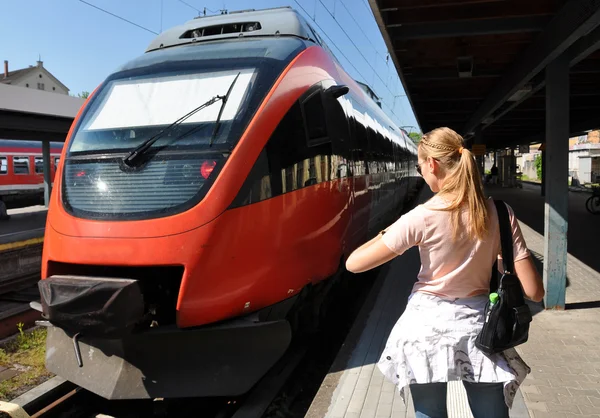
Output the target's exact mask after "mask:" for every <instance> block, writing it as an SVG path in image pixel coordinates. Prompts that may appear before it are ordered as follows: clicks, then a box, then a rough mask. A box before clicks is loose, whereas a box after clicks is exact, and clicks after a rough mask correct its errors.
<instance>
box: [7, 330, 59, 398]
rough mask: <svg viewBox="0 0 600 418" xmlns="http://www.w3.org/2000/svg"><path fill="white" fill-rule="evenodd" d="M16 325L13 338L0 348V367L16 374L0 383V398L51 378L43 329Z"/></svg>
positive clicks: (12, 395)
mask: <svg viewBox="0 0 600 418" xmlns="http://www.w3.org/2000/svg"><path fill="white" fill-rule="evenodd" d="M24 326H25V324H23V323H22V322H21V323H19V324H17V330H18V334H17V336H16V338H14V339H12V340H11V341H9V342H8V343H6V344H5V345H4V346H3V347H2V348H0V366H3V367H6V368H8V369H12V370H17V371H18V374H17V375H16V376H15V377H13V378H11V379H8V380H4V381H3V382H0V400H2V401H9V400H11V399H14V398H15V397H17V396H19V395H20V394H22V393H24V392H26V391H27V390H29V389H31V388H32V387H33V386H36V385H38V384H40V383H41V382H43V381H45V380H47V379H48V378H49V377H51V376H52V375H51V373H49V372H48V371H47V370H46V367H45V364H44V363H45V357H46V329H45V328H41V329H34V330H32V331H25V330H24Z"/></svg>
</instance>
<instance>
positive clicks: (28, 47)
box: [0, 0, 417, 130]
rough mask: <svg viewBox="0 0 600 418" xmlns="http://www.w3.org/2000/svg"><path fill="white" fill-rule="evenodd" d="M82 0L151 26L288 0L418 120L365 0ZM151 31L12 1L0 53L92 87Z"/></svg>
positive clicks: (74, 10)
mask: <svg viewBox="0 0 600 418" xmlns="http://www.w3.org/2000/svg"><path fill="white" fill-rule="evenodd" d="M85 1H87V2H88V3H91V4H93V5H96V6H98V7H100V8H103V9H105V10H107V11H110V12H111V13H114V14H116V15H119V16H121V17H123V18H125V19H127V20H130V21H132V22H134V23H136V24H138V25H140V26H143V27H145V28H147V29H149V30H151V31H154V32H160V31H161V30H165V29H168V28H170V27H173V26H176V25H179V24H181V23H183V22H186V21H188V20H190V19H192V18H193V17H195V16H197V15H198V11H197V10H195V9H198V10H202V11H203V10H204V8H205V7H206V9H207V14H214V13H219V10H220V9H227V10H240V9H248V8H254V9H261V8H266V7H277V6H288V5H289V6H292V7H293V8H295V9H297V10H298V11H300V12H301V13H302V14H303V15H304V16H305V17H307V18H308V19H309V21H310V20H315V21H316V24H317V26H318V27H317V28H316V29H317V30H319V32H320V33H321V35H324V36H323V38H324V40H325V41H326V42H327V43H328V45H329V46H330V48H331V49H332V50H333V51H334V53H335V54H336V56H337V57H338V59H339V60H340V62H341V63H342V65H343V66H344V68H345V69H346V71H347V72H348V73H349V74H350V75H351V76H353V77H354V78H356V79H358V80H360V81H363V82H366V83H367V84H369V85H370V86H372V88H373V89H374V90H375V92H376V93H377V94H378V95H379V96H380V97H381V98H382V99H383V109H384V110H385V111H386V113H387V114H388V115H389V116H390V117H391V118H392V119H393V120H394V121H395V122H396V123H397V124H398V125H400V126H406V125H413V126H416V125H417V123H416V120H415V118H414V115H413V113H412V110H411V108H410V105H409V103H408V101H407V99H406V97H405V96H404V94H405V93H404V89H403V88H402V84H401V82H400V80H399V78H398V74H397V73H396V70H395V68H394V65H393V63H392V60H391V58H390V59H389V62H388V63H386V55H387V48H386V46H385V43H384V41H383V38H382V36H381V33H380V32H379V28H378V27H377V24H376V22H375V19H374V17H373V14H372V12H371V10H370V8H369V6H368V1H367V0H297V1H298V3H299V4H300V6H301V7H300V6H299V5H298V3H296V1H295V0H252V1H249V0H226V1H225V0H221V1H215V0H184V1H182V0H85ZM186 3H187V4H186ZM190 6H191V7H190ZM342 28H343V29H342ZM344 31H345V33H344ZM155 36H156V35H154V34H153V33H150V32H148V31H146V30H144V29H141V28H138V27H136V26H134V25H132V24H129V23H127V22H124V21H122V20H119V19H117V18H115V17H113V16H110V15H108V14H105V13H103V12H101V11H99V10H97V9H95V8H93V7H90V6H89V5H87V4H84V3H83V2H81V1H80V0H51V1H50V0H23V1H19V2H17V1H11V2H6V4H3V5H2V13H1V14H0V61H4V60H8V61H9V67H10V69H11V70H16V69H19V68H24V67H27V66H29V65H34V64H35V62H36V61H37V60H38V54H40V55H41V57H42V61H43V62H44V66H45V67H46V68H47V69H48V70H49V71H50V72H51V73H52V74H54V75H55V76H56V77H57V78H58V79H59V80H61V81H62V82H63V83H64V84H65V85H66V86H67V87H69V89H70V90H71V94H77V93H79V92H81V91H92V90H93V89H94V88H96V86H97V85H98V84H100V83H101V82H102V80H104V78H106V76H108V75H109V74H110V73H111V72H112V71H114V70H115V69H116V68H117V67H119V66H120V65H121V64H123V63H125V62H127V61H129V60H130V59H132V58H134V57H136V56H139V55H141V54H143V52H144V50H145V49H146V47H147V46H148V44H149V43H150V41H151V40H152V39H153V38H154V37H155ZM349 61H351V62H349ZM413 130H414V129H413Z"/></svg>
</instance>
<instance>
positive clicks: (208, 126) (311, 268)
mask: <svg viewBox="0 0 600 418" xmlns="http://www.w3.org/2000/svg"><path fill="white" fill-rule="evenodd" d="M416 159H417V155H416V146H415V145H414V144H413V142H412V141H411V140H410V139H409V138H408V137H407V136H406V134H405V133H404V132H403V131H402V130H401V129H400V128H399V127H397V126H396V125H395V124H394V123H393V122H392V121H391V120H390V118H388V117H387V116H386V114H385V113H384V112H383V111H382V110H381V109H380V108H379V107H378V106H377V105H376V104H375V102H373V100H371V99H370V98H369V97H368V96H367V95H366V94H365V93H364V92H363V90H362V89H361V88H360V87H359V86H358V85H357V83H356V82H355V81H354V80H352V78H351V77H350V76H349V75H348V74H347V73H346V72H345V71H344V69H343V68H342V66H341V65H340V64H339V63H338V62H337V61H336V60H335V58H334V57H333V55H332V54H331V52H330V51H329V49H328V48H327V46H326V45H325V44H324V43H323V41H322V40H321V39H320V38H319V36H318V35H317V33H316V32H315V31H314V30H313V28H312V27H311V26H310V25H309V24H308V23H307V21H306V20H305V19H303V18H302V17H301V16H300V15H299V14H298V13H297V12H296V11H294V10H293V9H291V8H277V9H267V10H259V11H252V10H251V11H244V12H239V13H230V14H226V15H219V16H212V17H200V18H196V19H193V20H191V21H189V22H187V23H185V24H184V25H182V26H178V27H175V28H173V29H170V30H168V31H166V32H164V33H162V34H161V35H159V36H158V37H157V38H156V39H155V40H154V41H153V42H152V43H151V45H150V46H149V47H148V49H147V51H146V52H145V53H144V54H143V55H142V56H140V57H139V58H136V59H134V60H133V61H131V62H129V63H127V64H125V65H124V66H123V67H122V68H120V69H119V70H117V71H116V72H115V73H114V74H112V75H110V76H109V77H108V78H107V79H106V80H105V81H104V82H103V83H102V84H101V85H100V86H99V88H98V89H97V90H96V91H95V92H94V93H93V94H92V95H91V97H90V98H89V99H88V101H87V103H86V104H85V105H84V107H83V108H82V110H81V112H80V114H79V115H78V116H77V118H76V119H75V121H74V123H73V127H72V129H71V132H70V133H69V136H68V139H67V143H66V146H65V147H64V151H63V155H62V161H64V163H63V164H61V165H60V166H59V169H58V173H57V176H56V180H55V189H54V193H53V195H52V199H51V203H50V207H49V212H48V220H47V228H46V235H45V245H44V253H43V267H42V277H43V280H42V281H40V284H39V286H40V290H41V294H42V306H41V309H42V310H43V314H44V316H45V318H46V319H47V320H48V323H47V325H48V326H49V333H48V341H47V345H48V346H47V354H46V355H47V358H46V364H47V368H48V369H49V370H50V371H52V372H54V373H55V374H57V375H59V376H62V377H64V378H66V379H68V380H70V381H73V382H75V383H76V384H78V385H80V386H82V387H84V388H86V389H88V390H90V391H92V392H95V393H97V394H99V395H101V396H104V397H106V398H110V399H126V398H129V399H131V398H157V397H161V398H164V397H189V396H231V395H239V394H242V393H245V392H246V391H247V390H248V389H249V388H251V387H252V386H253V385H254V384H255V383H256V382H257V381H258V380H259V379H260V378H261V377H262V376H263V375H264V374H265V373H266V371H268V370H269V368H270V367H272V365H273V364H274V363H275V362H276V361H277V360H278V359H279V358H280V357H281V356H282V355H283V353H284V352H285V350H286V349H287V347H288V345H289V344H290V340H291V336H292V330H291V327H290V321H289V317H290V316H289V315H290V312H292V311H294V310H295V309H297V308H298V305H299V304H301V303H302V302H303V301H304V302H306V301H311V300H312V301H314V300H315V298H311V297H310V295H311V294H312V293H314V292H316V291H318V289H322V288H324V286H320V284H322V283H327V280H328V279H330V278H331V277H332V276H333V275H334V274H335V273H336V272H337V271H339V269H340V268H343V263H344V260H345V258H346V257H347V256H348V255H349V254H350V252H351V251H352V250H353V249H355V248H356V247H357V246H358V245H360V244H361V243H363V242H364V241H365V240H366V239H367V237H368V236H369V234H370V233H371V232H373V231H375V230H377V228H380V227H381V222H382V221H383V220H387V221H390V220H391V218H390V217H391V216H394V215H395V216H397V215H398V213H399V211H400V209H401V208H402V206H403V205H404V204H406V203H407V201H408V199H409V198H410V196H411V195H413V194H414V193H415V191H416V189H417V187H418V185H419V184H420V180H419V177H418V176H417V174H416V170H415V162H416ZM307 295H308V296H307ZM317 299H318V298H317ZM312 303H315V302H312Z"/></svg>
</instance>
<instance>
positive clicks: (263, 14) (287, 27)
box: [120, 6, 416, 152]
mask: <svg viewBox="0 0 600 418" xmlns="http://www.w3.org/2000/svg"><path fill="white" fill-rule="evenodd" d="M294 39H295V42H294ZM236 40H237V41H240V40H241V41H246V42H243V43H242V44H241V45H240V42H231V41H236ZM273 40H278V42H273ZM211 41H212V42H211ZM219 41H220V42H219ZM198 43H205V45H204V47H203V48H202V50H201V51H198V50H196V51H193V52H192V51H191V50H188V51H185V50H186V49H187V48H173V49H170V48H169V47H174V46H184V45H189V46H191V45H193V44H196V45H197V44H198ZM298 43H302V45H298ZM309 44H316V45H319V46H321V47H323V48H324V49H325V50H326V51H327V52H328V53H329V55H330V56H331V59H332V60H334V61H335V62H336V63H337V64H338V65H339V66H340V68H342V69H343V66H342V65H341V63H339V61H337V59H336V57H335V55H334V54H333V53H332V51H331V50H330V49H329V47H328V46H327V45H326V44H325V42H324V41H323V40H322V39H321V38H320V37H319V35H318V34H317V33H316V32H315V31H314V29H313V28H312V27H311V26H310V24H309V23H308V22H307V21H306V19H304V17H302V16H301V15H300V14H299V13H298V12H297V11H296V10H294V9H292V8H291V7H290V6H285V7H276V8H270V9H261V10H255V9H248V10H240V11H236V12H230V13H228V14H221V15H216V16H199V17H196V18H195V19H192V20H190V21H188V22H186V23H184V24H182V25H179V26H175V27H173V28H171V29H168V30H166V31H165V32H163V33H161V34H160V35H158V36H157V37H156V38H155V39H154V40H153V41H152V42H151V43H150V45H149V46H148V48H147V49H146V53H148V52H152V53H150V54H144V55H142V56H141V57H138V58H136V59H135V60H133V61H130V62H129V63H127V64H126V65H125V66H123V67H122V68H120V70H127V69H131V68H135V67H142V66H146V65H152V64H154V63H157V62H161V61H164V60H169V59H173V58H175V59H182V58H183V57H181V56H180V55H181V54H183V55H188V56H189V57H188V58H187V59H218V58H225V57H230V56H231V57H233V56H236V57H240V56H244V57H269V58H275V59H285V58H287V57H289V56H290V55H294V54H297V53H299V52H300V50H301V49H304V48H306V47H308V46H309ZM211 45H212V47H211ZM183 51H185V52H183ZM240 54H241V55H240ZM171 55H174V56H171ZM192 57H193V58H192ZM183 59H184V60H185V59H186V58H183ZM352 81H354V80H352ZM356 86H357V87H358V84H356ZM358 90H360V93H359V94H361V96H362V97H363V100H364V101H365V103H368V107H369V108H370V110H371V112H372V113H373V114H374V116H375V115H376V116H375V117H376V118H377V119H380V121H381V123H379V122H375V123H374V124H373V125H374V128H375V129H376V130H377V131H380V132H386V134H391V136H392V137H394V136H395V137H399V138H398V139H400V138H402V139H403V140H400V141H399V142H400V143H404V142H405V143H406V146H407V147H408V148H409V149H412V150H413V152H416V145H415V144H414V143H413V142H412V140H411V139H410V137H408V135H406V133H405V132H403V131H402V130H401V129H400V128H399V127H398V126H396V124H395V123H394V122H393V121H392V120H391V118H390V117H389V115H387V114H386V113H385V112H384V111H383V110H382V109H381V108H380V107H379V106H378V105H377V104H376V103H375V101H374V100H373V99H372V98H371V97H369V96H368V95H367V94H366V93H365V92H364V90H363V89H362V88H360V87H358ZM368 119H371V118H368ZM390 131H391V132H390Z"/></svg>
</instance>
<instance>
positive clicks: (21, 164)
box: [13, 157, 29, 174]
mask: <svg viewBox="0 0 600 418" xmlns="http://www.w3.org/2000/svg"><path fill="white" fill-rule="evenodd" d="M13 172H14V173H15V174H29V157H13Z"/></svg>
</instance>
